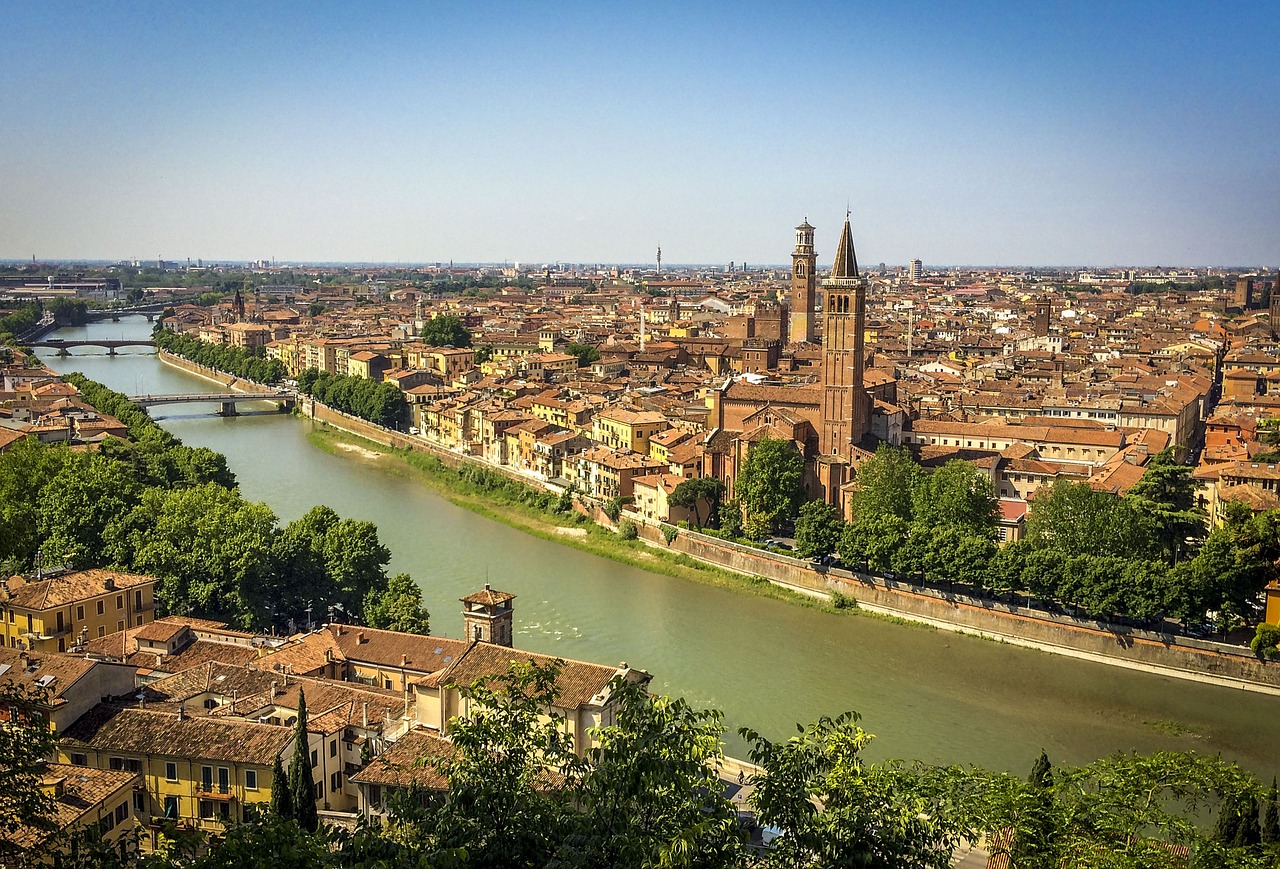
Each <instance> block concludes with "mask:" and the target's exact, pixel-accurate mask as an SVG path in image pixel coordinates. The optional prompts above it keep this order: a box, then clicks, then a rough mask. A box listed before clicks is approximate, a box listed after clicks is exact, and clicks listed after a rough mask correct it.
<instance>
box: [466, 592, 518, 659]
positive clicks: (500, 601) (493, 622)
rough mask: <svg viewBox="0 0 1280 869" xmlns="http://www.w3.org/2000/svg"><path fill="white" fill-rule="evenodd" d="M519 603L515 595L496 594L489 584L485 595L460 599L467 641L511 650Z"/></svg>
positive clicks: (477, 594)
mask: <svg viewBox="0 0 1280 869" xmlns="http://www.w3.org/2000/svg"><path fill="white" fill-rule="evenodd" d="M515 599H516V596H515V595H514V594H508V593H507V592H505V591H494V590H493V588H492V587H490V585H489V583H487V582H486V583H485V584H484V590H483V591H477V592H476V593H475V594H469V595H467V596H466V597H464V598H460V600H461V601H462V633H463V639H466V640H470V641H471V642H473V643H475V642H479V643H493V644H494V645H497V646H508V647H510V646H511V626H512V621H513V616H514V610H513V609H512V606H511V602H512V601H513V600H515Z"/></svg>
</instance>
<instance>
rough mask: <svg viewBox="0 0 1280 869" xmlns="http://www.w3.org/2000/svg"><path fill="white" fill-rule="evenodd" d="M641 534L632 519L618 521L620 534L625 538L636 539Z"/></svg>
mask: <svg viewBox="0 0 1280 869" xmlns="http://www.w3.org/2000/svg"><path fill="white" fill-rule="evenodd" d="M639 535H640V531H639V529H638V528H637V527H636V523H634V522H632V521H631V520H630V519H623V520H622V521H621V522H619V523H618V536H619V537H621V538H622V539H623V540H635V539H636V538H637V537H638V536H639Z"/></svg>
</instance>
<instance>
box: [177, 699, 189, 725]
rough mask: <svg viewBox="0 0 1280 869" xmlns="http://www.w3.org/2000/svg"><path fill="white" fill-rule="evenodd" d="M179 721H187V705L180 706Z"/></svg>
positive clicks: (180, 704) (181, 704)
mask: <svg viewBox="0 0 1280 869" xmlns="http://www.w3.org/2000/svg"><path fill="white" fill-rule="evenodd" d="M178 720H179V721H186V720H187V704H185V703H179V704H178Z"/></svg>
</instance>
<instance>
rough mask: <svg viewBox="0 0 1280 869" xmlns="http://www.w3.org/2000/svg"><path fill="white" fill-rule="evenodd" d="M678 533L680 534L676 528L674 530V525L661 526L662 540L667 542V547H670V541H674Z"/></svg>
mask: <svg viewBox="0 0 1280 869" xmlns="http://www.w3.org/2000/svg"><path fill="white" fill-rule="evenodd" d="M679 533H680V531H679V529H677V528H676V526H674V525H663V526H662V539H663V540H665V541H667V545H668V546H670V545H671V541H672V540H675V539H676V535H677V534H679Z"/></svg>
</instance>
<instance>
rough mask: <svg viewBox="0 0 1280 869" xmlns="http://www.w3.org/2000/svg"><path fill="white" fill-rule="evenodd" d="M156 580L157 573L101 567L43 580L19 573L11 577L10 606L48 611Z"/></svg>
mask: <svg viewBox="0 0 1280 869" xmlns="http://www.w3.org/2000/svg"><path fill="white" fill-rule="evenodd" d="M108 581H110V583H111V585H112V586H113V587H112V588H111V589H108V588H107V587H106V586H107V583H108ZM154 582H156V578H155V577H154V576H141V575H139V574H134V573H121V572H119V571H116V570H98V569H94V570H80V571H76V572H75V573H67V574H63V575H62V576H56V577H53V578H51V579H45V580H41V581H40V582H26V581H25V580H23V579H22V577H18V576H15V577H10V579H9V591H10V592H11V593H12V595H13V597H12V598H11V599H10V601H9V606H11V607H23V608H24V609H31V610H46V609H51V608H53V607H60V606H66V605H67V604H69V603H75V602H76V601H82V600H87V599H89V598H92V597H97V596H98V595H100V594H110V593H112V592H117V591H119V592H123V591H124V590H126V589H133V588H136V587H139V586H143V585H148V584H151V583H154Z"/></svg>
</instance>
